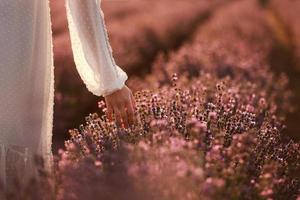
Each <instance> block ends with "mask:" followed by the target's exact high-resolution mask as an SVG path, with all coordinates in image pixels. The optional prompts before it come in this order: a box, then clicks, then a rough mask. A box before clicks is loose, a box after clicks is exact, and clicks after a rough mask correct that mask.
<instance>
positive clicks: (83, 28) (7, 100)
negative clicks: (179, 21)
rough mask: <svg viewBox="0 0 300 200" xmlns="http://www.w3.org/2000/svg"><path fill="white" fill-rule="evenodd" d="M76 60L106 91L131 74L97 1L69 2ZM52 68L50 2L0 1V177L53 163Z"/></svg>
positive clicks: (95, 88) (96, 87) (89, 80)
mask: <svg viewBox="0 0 300 200" xmlns="http://www.w3.org/2000/svg"><path fill="white" fill-rule="evenodd" d="M66 9H67V13H68V21H69V28H70V34H71V41H72V49H73V53H74V59H75V63H76V67H77V69H78V72H79V74H80V75H81V77H82V79H83V81H84V82H85V84H86V86H87V88H88V89H89V90H90V91H91V92H92V93H94V94H95V95H98V96H100V95H107V94H110V93H112V92H113V91H115V90H117V89H120V88H121V87H123V85H124V82H125V81H126V79H127V75H126V73H125V72H124V71H122V70H121V69H120V68H119V67H118V66H117V65H116V64H115V62H114V59H113V57H112V51H111V48H110V45H109V43H108V40H107V39H108V37H107V33H106V29H105V26H104V19H103V13H102V11H101V9H100V1H98V0H66ZM53 71H54V66H53V48H52V32H51V21H50V7H49V0H0V176H1V180H2V181H3V182H4V183H5V184H8V183H7V182H10V181H11V177H12V176H13V175H15V174H16V173H18V174H19V175H20V176H22V177H24V179H25V176H24V175H32V174H33V173H35V172H34V170H32V169H33V166H32V163H31V158H32V156H33V155H34V153H38V154H40V155H42V156H43V157H44V158H45V159H46V163H45V164H46V167H47V168H48V169H49V170H51V166H52V161H53V160H52V151H51V144H52V142H51V141H52V120H53V102H54V98H53V96H54V73H53Z"/></svg>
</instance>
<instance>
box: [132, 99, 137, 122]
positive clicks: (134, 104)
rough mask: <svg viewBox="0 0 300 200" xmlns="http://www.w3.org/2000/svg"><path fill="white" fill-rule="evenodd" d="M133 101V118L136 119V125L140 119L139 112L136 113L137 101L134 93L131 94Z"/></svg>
mask: <svg viewBox="0 0 300 200" xmlns="http://www.w3.org/2000/svg"><path fill="white" fill-rule="evenodd" d="M131 101H132V106H133V120H134V123H135V125H137V124H138V119H137V113H136V110H137V108H136V102H135V98H134V96H133V95H131Z"/></svg>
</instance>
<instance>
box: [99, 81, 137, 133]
mask: <svg viewBox="0 0 300 200" xmlns="http://www.w3.org/2000/svg"><path fill="white" fill-rule="evenodd" d="M104 98H105V102H106V106H107V113H106V115H107V117H108V119H109V120H110V121H112V115H113V114H114V115H115V118H116V122H117V125H118V126H119V127H120V126H121V125H122V124H124V126H125V127H126V128H128V127H129V125H133V124H135V123H136V117H135V113H134V110H135V100H134V96H133V94H132V92H131V90H130V89H129V88H128V87H127V86H126V85H125V86H124V87H123V88H122V89H120V90H117V91H115V92H114V93H112V94H110V95H107V96H105V97H104Z"/></svg>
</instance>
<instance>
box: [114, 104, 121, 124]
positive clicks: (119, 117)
mask: <svg viewBox="0 0 300 200" xmlns="http://www.w3.org/2000/svg"><path fill="white" fill-rule="evenodd" d="M114 114H115V118H116V124H117V127H118V128H119V127H122V116H121V114H120V112H119V110H118V109H114Z"/></svg>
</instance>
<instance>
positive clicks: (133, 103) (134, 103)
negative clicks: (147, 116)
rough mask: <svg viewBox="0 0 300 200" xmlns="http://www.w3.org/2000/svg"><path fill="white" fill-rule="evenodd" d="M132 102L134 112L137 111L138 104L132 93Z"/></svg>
mask: <svg viewBox="0 0 300 200" xmlns="http://www.w3.org/2000/svg"><path fill="white" fill-rule="evenodd" d="M131 101H132V105H133V110H134V111H135V109H136V102H135V98H134V96H133V94H132V93H131Z"/></svg>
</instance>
